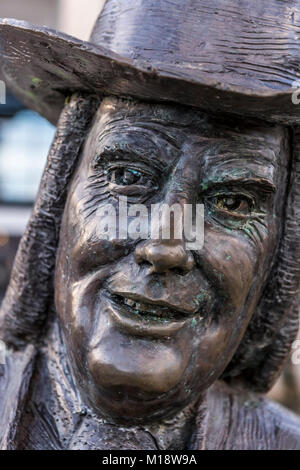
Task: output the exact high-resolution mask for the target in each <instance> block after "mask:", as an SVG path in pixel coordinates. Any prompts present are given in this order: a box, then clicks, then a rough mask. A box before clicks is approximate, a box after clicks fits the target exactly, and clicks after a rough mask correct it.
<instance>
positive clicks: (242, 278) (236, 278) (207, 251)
mask: <svg viewBox="0 0 300 470" xmlns="http://www.w3.org/2000/svg"><path fill="white" fill-rule="evenodd" d="M267 244H268V241H267V240H266V241H265V242H264V245H260V246H259V245H257V246H256V245H255V244H254V243H252V242H251V241H248V239H247V237H245V236H244V235H243V234H242V233H239V232H233V233H232V234H227V233H222V232H219V231H216V230H213V229H212V228H211V227H206V230H205V243H204V248H203V249H202V250H201V252H199V253H198V258H199V262H200V265H201V264H203V266H204V269H206V270H207V273H208V275H209V276H211V277H213V278H214V284H215V285H216V288H217V289H219V290H221V291H223V292H224V293H225V294H226V297H227V298H228V300H230V303H231V304H232V306H233V308H234V310H236V309H240V308H241V307H242V306H243V305H244V302H245V300H246V297H247V295H248V293H249V291H250V288H251V286H252V285H253V283H254V282H257V281H259V278H260V276H261V269H259V265H261V264H262V265H264V264H265V258H266V252H268V250H266V245H267Z"/></svg>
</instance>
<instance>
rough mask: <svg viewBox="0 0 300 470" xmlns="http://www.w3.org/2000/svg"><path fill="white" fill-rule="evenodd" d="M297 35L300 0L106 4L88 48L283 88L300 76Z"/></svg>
mask: <svg viewBox="0 0 300 470" xmlns="http://www.w3.org/2000/svg"><path fill="white" fill-rule="evenodd" d="M299 29H300V0H290V1H286V0H261V1H259V2H249V0H210V1H209V2H207V0H107V1H106V3H105V6H104V8H103V10H102V12H101V14H100V16H99V18H98V19H97V21H96V24H95V27H94V30H93V32H92V35H91V42H93V43H95V44H97V45H101V46H103V47H105V48H106V49H108V50H111V51H113V52H115V53H117V54H119V55H120V56H122V57H126V58H130V59H133V60H134V61H136V63H137V64H138V63H139V62H144V63H145V62H146V63H150V64H151V65H152V66H153V67H157V68H159V67H160V66H161V65H162V64H163V67H164V69H165V70H168V71H169V72H171V73H174V75H177V74H178V70H179V69H181V75H182V72H184V73H185V74H186V75H187V76H194V77H195V78H196V77H197V76H199V75H200V74H201V75H203V74H204V75H206V74H209V75H210V76H213V77H214V79H215V80H216V81H219V82H220V83H222V82H224V78H225V79H226V82H227V83H228V84H229V85H230V86H231V85H233V86H235V85H237V86H244V87H245V89H251V88H252V89H255V88H258V87H259V88H269V89H271V90H272V89H273V90H274V89H275V90H276V89H278V90H279V89H280V90H282V87H289V86H290V85H291V83H292V82H293V80H294V79H295V77H294V76H292V74H290V73H289V70H291V69H292V70H293V72H294V73H296V74H297V75H299V76H300V67H299V63H300V57H299V56H300V49H299V38H300V34H299ZM295 56H297V61H296V60H295V59H296V57H295Z"/></svg>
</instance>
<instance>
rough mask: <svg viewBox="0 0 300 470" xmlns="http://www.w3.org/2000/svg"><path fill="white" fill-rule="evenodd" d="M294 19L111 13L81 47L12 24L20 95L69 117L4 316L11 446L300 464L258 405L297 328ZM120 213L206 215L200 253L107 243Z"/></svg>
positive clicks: (243, 5)
mask: <svg viewBox="0 0 300 470" xmlns="http://www.w3.org/2000/svg"><path fill="white" fill-rule="evenodd" d="M299 11H300V2H298V1H293V0H291V1H283V0H282V1H277V2H275V1H269V2H255V3H254V5H253V4H252V2H251V5H250V2H248V1H246V0H245V1H244V0H243V1H241V2H232V1H229V0H228V1H224V2H221V1H217V0H214V1H213V2H211V3H210V5H209V6H207V3H206V2H203V1H202V0H190V1H186V2H169V1H162V2H157V1H156V2H154V1H148V0H147V1H138V2H137V1H136V0H130V1H126V2H125V0H124V1H118V2H116V1H115V0H108V1H107V2H106V5H105V8H104V11H103V13H102V15H100V17H99V19H98V20H97V22H96V26H95V28H94V31H93V34H92V36H91V42H90V43H89V44H87V43H82V42H81V41H79V40H75V39H71V38H67V37H66V36H64V35H61V34H59V33H57V32H55V31H50V32H49V30H47V29H46V28H40V29H37V28H33V27H31V26H30V25H28V24H26V25H24V24H20V23H16V22H14V20H9V21H7V20H5V21H3V22H2V24H1V25H0V35H1V37H0V44H1V46H2V51H3V52H2V59H1V60H2V67H3V70H4V72H5V76H6V78H7V80H8V81H9V83H10V84H11V86H12V87H13V89H14V90H15V91H16V92H17V93H18V95H19V96H21V97H23V99H24V101H25V102H26V103H27V104H30V105H31V106H32V107H33V108H34V109H37V110H38V111H39V112H41V113H42V114H43V115H46V116H47V117H49V119H51V120H52V121H56V119H57V116H58V114H59V112H60V110H61V108H62V102H63V101H64V100H65V104H64V106H63V110H62V112H61V115H60V118H59V121H58V125H57V133H56V136H55V139H54V142H53V144H52V147H51V149H50V152H49V157H48V162H47V166H46V168H45V172H44V175H43V178H42V182H41V186H40V190H39V194H38V197H37V201H36V204H35V208H34V211H33V213H32V217H31V220H30V222H29V224H28V227H27V229H26V232H25V234H24V236H23V238H22V241H21V243H20V247H19V250H18V254H17V257H16V261H15V265H14V269H13V273H12V278H11V282H10V285H9V288H8V291H7V294H6V297H5V299H4V302H3V305H2V309H1V316H0V320H1V321H0V332H1V339H2V340H3V341H4V342H5V344H6V347H7V354H6V363H5V365H3V366H0V373H1V375H0V396H1V403H0V411H1V413H0V443H1V444H0V446H1V448H3V449H151V450H155V449H199V450H202V449H300V421H299V418H297V417H296V416H294V415H292V414H289V413H288V412H287V411H286V410H285V409H284V408H281V407H279V406H278V405H276V404H274V403H272V402H271V401H268V400H267V399H266V398H264V397H263V395H261V392H263V393H264V392H266V391H267V390H268V389H269V388H270V387H271V386H272V384H273V383H274V381H275V380H276V378H277V377H278V374H279V373H280V371H281V368H282V366H283V364H284V362H285V360H286V359H287V357H288V354H289V352H290V350H291V345H292V343H293V341H294V338H295V335H296V333H297V329H298V313H299V278H300V271H299V254H300V244H299V243H300V241H299V240H300V237H299V223H300V220H299V204H300V200H299V199H300V193H299V174H300V148H299V142H300V140H299V131H298V127H297V124H298V122H299V111H298V108H297V106H295V105H294V104H293V103H292V101H291V94H292V91H293V87H292V86H291V83H292V81H293V79H294V78H295V77H297V70H296V68H297V67H299V65H298V62H297V60H298V59H297V48H298V43H297V41H296V39H295V28H296V26H297V24H298V23H297V22H298V12H299ZM229 18H230V20H229ZM218 27H219V29H218ZM272 34H273V35H274V34H276V38H275V39H276V40H274V38H273V36H272ZM271 36H272V38H273V40H274V44H273V47H271V45H270V47H269V43H268V41H271V40H272V38H271ZM222 41H223V43H222ZM283 48H285V50H287V51H288V53H287V55H286V60H285V62H284V63H283V61H282V55H280V56H279V55H278V54H279V53H280V54H281V52H282V49H283ZM37 51H39V52H38V53H37ZM34 77H36V78H35V79H34ZM33 79H34V80H33ZM39 80H40V81H39ZM30 81H31V82H30ZM30 83H31V85H30ZM73 92H76V93H73ZM125 197H126V198H127V199H126V201H127V206H126V207H127V209H128V210H129V212H130V210H131V209H132V210H133V209H134V208H136V207H137V206H136V205H138V204H139V205H140V206H139V207H140V210H142V209H141V207H143V208H145V209H146V210H147V211H148V212H147V213H148V214H149V220H148V222H150V225H151V221H152V220H153V218H154V217H153V216H152V212H151V208H152V206H153V205H156V206H158V207H162V206H164V205H167V206H168V207H170V206H172V205H174V204H177V206H178V207H180V208H184V207H185V206H187V205H188V204H190V205H197V204H202V205H203V206H204V245H203V246H202V245H201V246H199V247H198V248H197V249H189V247H188V244H187V242H186V240H185V239H184V237H178V236H177V235H175V232H176V224H175V222H174V218H173V219H172V218H171V219H168V220H167V221H165V222H164V223H165V227H164V226H162V227H161V232H160V234H161V233H165V232H163V230H164V228H166V229H169V228H170V237H166V236H162V237H161V236H160V237H159V238H155V237H152V236H151V233H150V232H149V233H148V232H147V236H141V235H140V236H139V234H138V235H137V236H136V237H135V238H132V237H129V236H128V234H127V236H125V237H124V236H122V235H121V230H120V228H118V229H117V230H116V233H115V235H114V236H112V237H107V224H106V222H107V223H108V225H113V224H114V215H116V216H117V218H119V217H120V216H121V214H120V212H121V206H120V201H122V200H124V198H125ZM141 205H142V206H141ZM108 208H110V211H108V212H107V213H106V212H105V211H107V210H108ZM127 209H126V210H127ZM128 218H129V222H132V220H133V215H132V213H131V215H129V216H128Z"/></svg>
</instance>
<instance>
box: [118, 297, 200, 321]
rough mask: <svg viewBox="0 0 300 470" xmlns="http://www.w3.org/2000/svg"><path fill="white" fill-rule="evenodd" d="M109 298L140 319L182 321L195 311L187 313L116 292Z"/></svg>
mask: <svg viewBox="0 0 300 470" xmlns="http://www.w3.org/2000/svg"><path fill="white" fill-rule="evenodd" d="M111 298H112V300H113V301H114V303H116V304H118V306H119V307H121V308H122V310H124V311H125V312H126V313H127V314H129V315H132V316H133V317H134V318H139V319H140V320H142V321H149V322H150V321H156V322H160V323H167V322H170V321H171V322H174V321H182V320H185V319H186V318H187V317H189V316H194V315H195V312H193V313H187V312H184V311H182V310H179V309H170V308H169V307H166V306H163V305H157V304H151V303H143V302H138V301H137V300H135V299H133V298H129V297H123V296H121V295H118V294H111Z"/></svg>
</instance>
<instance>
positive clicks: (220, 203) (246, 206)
mask: <svg viewBox="0 0 300 470" xmlns="http://www.w3.org/2000/svg"><path fill="white" fill-rule="evenodd" d="M212 203H213V205H214V206H215V207H217V208H218V209H219V210H221V211H226V212H228V213H237V214H244V215H247V214H249V213H250V212H251V209H252V207H253V201H252V200H251V199H250V198H248V197H246V196H244V195H241V194H237V195H234V194H232V195H228V196H227V195H219V196H216V197H214V198H212Z"/></svg>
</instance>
